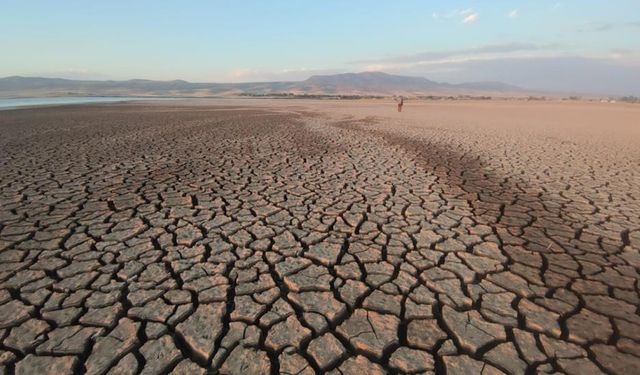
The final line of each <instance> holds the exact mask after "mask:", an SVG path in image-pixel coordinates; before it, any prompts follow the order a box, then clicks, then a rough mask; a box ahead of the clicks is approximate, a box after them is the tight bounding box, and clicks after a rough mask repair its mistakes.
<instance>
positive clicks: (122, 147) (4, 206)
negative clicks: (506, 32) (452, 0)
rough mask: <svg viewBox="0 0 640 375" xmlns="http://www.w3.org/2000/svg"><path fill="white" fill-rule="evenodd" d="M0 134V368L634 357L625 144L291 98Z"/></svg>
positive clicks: (111, 111)
mask: <svg viewBox="0 0 640 375" xmlns="http://www.w3.org/2000/svg"><path fill="white" fill-rule="evenodd" d="M0 139H1V140H0V147H1V150H2V152H1V153H0V341H1V343H2V344H1V345H0V373H6V374H14V373H15V374H35V373H38V374H40V373H52V374H53V373H55V374H66V373H68V374H79V373H87V374H107V373H109V374H135V373H141V374H167V373H175V374H197V373H205V372H211V373H218V372H219V373H222V374H270V373H281V374H313V373H321V372H327V373H332V374H344V375H346V374H362V373H367V374H376V373H433V372H438V373H442V372H445V371H446V372H447V373H448V374H471V373H483V374H489V373H492V374H499V373H511V374H534V373H543V374H544V373H568V374H591V373H594V374H595V373H602V372H605V373H615V374H631V373H637V372H638V371H639V370H640V317H639V315H638V306H639V305H640V302H639V294H638V291H639V289H638V288H639V282H638V280H639V279H640V277H639V274H638V271H639V267H640V255H639V253H638V247H639V245H640V219H639V216H640V205H639V204H638V200H637V198H638V194H639V191H638V186H640V180H639V178H640V173H639V171H640V168H639V163H638V159H637V158H635V155H630V156H629V157H628V158H623V157H617V158H613V159H605V158H597V157H593V149H590V148H588V147H585V146H581V145H580V144H574V143H567V142H566V141H565V140H559V139H554V138H552V137H547V138H545V139H544V142H546V143H545V145H546V146H545V149H544V151H543V152H535V151H532V150H535V149H536V147H540V144H537V143H536V142H542V141H541V140H540V138H531V139H528V140H527V143H526V144H527V145H529V146H523V144H524V143H518V142H516V141H511V142H510V141H508V140H507V141H505V140H504V139H500V140H499V141H498V140H496V141H494V142H493V145H492V142H491V139H490V137H487V138H483V137H482V136H477V135H476V136H474V135H473V134H469V133H464V132H455V131H452V130H451V129H445V128H438V127H432V128H431V127H430V128H420V129H417V128H415V127H411V126H401V125H398V123H394V122H393V121H391V122H388V121H387V120H385V119H383V118H376V117H373V116H362V117H358V116H351V117H346V116H341V115H339V114H335V113H334V114H328V113H323V112H322V111H315V112H314V111H310V110H306V109H301V108H294V107H287V108H285V107H284V106H281V107H280V108H275V109H274V108H257V107H206V106H193V107H191V106H189V105H177V104H176V105H173V104H162V105H141V104H111V105H86V106H70V107H60V108H40V109H29V110H15V111H5V112H2V113H1V114H0ZM564 146H566V147H564ZM478 147H486V149H487V150H488V151H487V153H485V154H483V153H482V152H480V149H479V148H478ZM527 147H530V148H527ZM538 150H540V149H539V148H538ZM611 152H612V153H615V151H611ZM611 160H613V161H611Z"/></svg>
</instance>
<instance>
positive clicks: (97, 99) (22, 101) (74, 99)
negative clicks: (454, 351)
mask: <svg viewBox="0 0 640 375" xmlns="http://www.w3.org/2000/svg"><path fill="white" fill-rule="evenodd" d="M173 99H174V98H150V97H136V96H65V97H57V98H11V99H3V98H0V110H3V109H12V108H20V107H30V106H48V105H63V104H83V103H110V102H125V101H131V100H173Z"/></svg>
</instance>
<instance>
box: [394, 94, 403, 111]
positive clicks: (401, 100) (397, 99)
mask: <svg viewBox="0 0 640 375" xmlns="http://www.w3.org/2000/svg"><path fill="white" fill-rule="evenodd" d="M396 102H398V112H402V106H403V105H404V98H403V97H402V96H400V97H398V98H396Z"/></svg>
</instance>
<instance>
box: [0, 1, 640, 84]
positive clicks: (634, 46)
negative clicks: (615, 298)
mask: <svg viewBox="0 0 640 375" xmlns="http://www.w3.org/2000/svg"><path fill="white" fill-rule="evenodd" d="M0 48H1V50H2V51H3V55H4V56H3V57H2V59H0V76H8V75H43V76H58V77H66V78H96V79H129V78H149V79H163V80H170V79H185V80H189V81H203V82H204V81H206V82H212V81H217V82H233V81H236V82H237V81H265V80H299V79H304V78H306V77H308V76H309V75H312V74H322V73H338V72H347V71H349V72H352V71H354V72H357V71H365V70H382V71H387V72H390V73H398V74H409V75H418V76H426V77H428V78H432V79H436V80H442V81H449V82H462V81H484V80H501V81H505V82H507V83H512V84H520V85H525V86H536V85H543V86H544V85H547V86H549V85H550V86H551V88H552V89H556V88H558V87H554V84H555V85H556V86H558V85H559V84H560V85H568V86H572V85H575V84H576V82H577V83H579V82H580V80H581V79H584V78H585V77H584V76H576V77H574V80H575V81H576V82H573V83H572V82H567V83H563V82H558V79H557V78H553V75H554V74H556V75H559V76H560V77H563V76H565V75H566V74H562V72H557V71H554V69H556V68H557V69H561V68H562V69H569V71H570V72H573V73H574V74H576V72H583V73H582V74H586V75H587V76H588V75H589V73H592V72H594V71H597V72H598V74H600V75H599V76H597V77H596V79H598V80H605V81H606V80H609V81H611V83H610V85H611V86H615V87H614V88H615V90H618V87H617V86H616V85H618V84H621V85H622V86H621V87H620V89H621V90H623V91H624V90H627V89H628V88H625V85H627V86H629V85H630V84H635V83H636V82H638V83H640V81H633V77H631V83H630V81H629V77H627V75H628V74H631V75H635V73H639V72H640V1H639V0H614V1H605V0H560V1H556V0H548V1H547V0H536V1H523V0H521V1H515V0H513V1H511V0H494V1H489V0H486V1H480V0H466V1H457V0H453V1H435V0H431V1H428V0H422V1H418V0H404V1H400V2H398V1H383V0H380V1H373V0H369V1H359V0H358V1H356V0H354V1H349V0H322V1H296V0H288V1H285V0H271V1H266V0H264V1H241V0H237V1H188V0H185V1H159V0H155V1H146V0H137V1H117V0H110V1H64V0H59V1H51V0H49V1H31V0H0ZM538 63H539V64H538ZM567 67H568V68H567ZM539 68H543V69H544V71H540V69H539ZM531 75H533V76H534V78H533V79H529V78H527V77H528V76H531ZM547 75H551V76H552V79H548V80H546V81H545V80H544V79H543V80H542V81H540V79H541V78H544V77H546V76H547ZM547 81H548V82H547ZM601 83H602V84H604V83H605V82H601ZM639 86H640V84H639ZM534 88H537V87H534ZM559 88H560V89H563V87H559ZM605 88H606V87H605ZM587 89H588V87H587Z"/></svg>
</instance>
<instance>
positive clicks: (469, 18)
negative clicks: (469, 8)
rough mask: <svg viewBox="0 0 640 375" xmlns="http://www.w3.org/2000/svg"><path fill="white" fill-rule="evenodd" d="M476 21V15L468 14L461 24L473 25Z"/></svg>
mask: <svg viewBox="0 0 640 375" xmlns="http://www.w3.org/2000/svg"><path fill="white" fill-rule="evenodd" d="M477 20H478V13H470V14H468V15H466V16H464V18H463V19H462V23H474V22H476V21H477Z"/></svg>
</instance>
